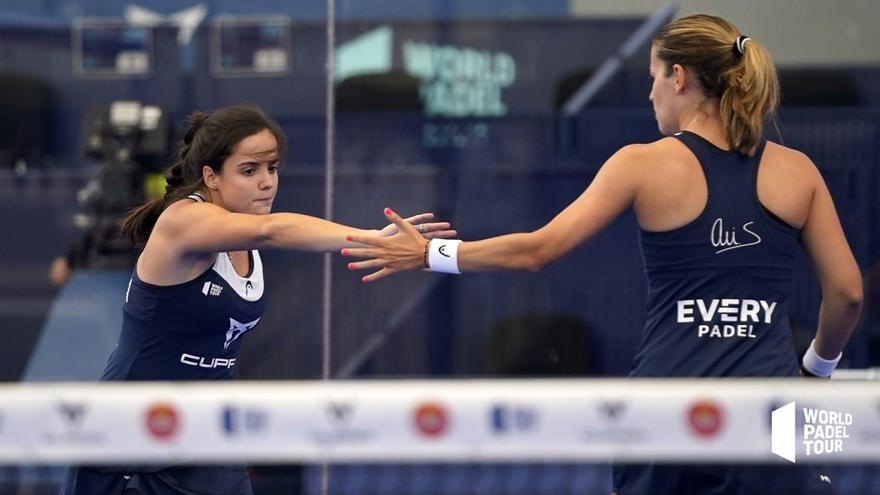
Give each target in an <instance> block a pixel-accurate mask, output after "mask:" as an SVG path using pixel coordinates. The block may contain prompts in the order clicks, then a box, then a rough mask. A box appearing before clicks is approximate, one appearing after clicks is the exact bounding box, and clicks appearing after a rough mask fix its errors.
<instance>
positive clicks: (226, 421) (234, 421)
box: [220, 405, 269, 437]
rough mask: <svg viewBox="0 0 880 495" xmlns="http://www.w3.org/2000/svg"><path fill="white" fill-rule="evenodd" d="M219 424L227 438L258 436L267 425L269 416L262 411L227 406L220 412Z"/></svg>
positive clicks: (254, 408)
mask: <svg viewBox="0 0 880 495" xmlns="http://www.w3.org/2000/svg"><path fill="white" fill-rule="evenodd" d="M220 422H221V426H222V427H223V432H224V433H226V436H227V437H241V436H244V435H258V434H260V433H263V432H265V431H266V430H267V429H268V425H269V415H268V414H267V413H266V411H264V410H263V409H260V408H256V407H242V406H232V405H227V406H225V407H223V409H222V410H221V412H220Z"/></svg>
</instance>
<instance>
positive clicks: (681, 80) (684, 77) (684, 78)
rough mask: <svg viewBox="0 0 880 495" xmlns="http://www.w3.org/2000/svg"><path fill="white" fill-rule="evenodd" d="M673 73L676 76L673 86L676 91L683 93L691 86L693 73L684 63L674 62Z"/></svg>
mask: <svg viewBox="0 0 880 495" xmlns="http://www.w3.org/2000/svg"><path fill="white" fill-rule="evenodd" d="M672 75H673V77H674V78H675V80H674V81H673V87H674V88H675V92H676V93H682V92H684V90H686V89H687V88H688V87H689V86H690V84H691V81H690V78H691V73H690V71H689V70H687V69H686V68H685V67H684V66H683V65H681V64H674V65H673V66H672Z"/></svg>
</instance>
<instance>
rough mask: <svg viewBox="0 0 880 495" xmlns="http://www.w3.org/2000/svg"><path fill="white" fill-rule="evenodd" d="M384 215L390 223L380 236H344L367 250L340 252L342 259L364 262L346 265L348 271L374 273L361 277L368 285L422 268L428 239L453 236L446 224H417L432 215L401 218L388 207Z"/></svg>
mask: <svg viewBox="0 0 880 495" xmlns="http://www.w3.org/2000/svg"><path fill="white" fill-rule="evenodd" d="M385 216H386V217H387V218H388V220H390V221H391V222H392V224H391V225H389V226H388V227H385V228H384V229H382V236H378V237H377V236H370V235H351V236H348V240H349V241H354V242H358V243H361V244H366V245H367V246H368V247H364V248H345V249H343V250H342V255H343V256H351V257H354V258H361V259H363V260H364V261H357V262H353V263H349V264H348V269H349V270H373V269H375V270H376V271H374V272H373V273H371V274H369V275H367V276H365V277H363V278H362V279H361V280H362V281H363V282H372V281H374V280H377V279H380V278H382V277H386V276H388V275H391V274H393V273H397V272H401V271H404V270H416V269H421V268H426V267H427V260H426V255H427V247H428V240H429V239H431V238H450V237H453V236H455V234H456V232H455V231H454V230H449V223H447V222H438V223H421V222H423V221H424V220H429V219H431V218H433V217H434V215H433V214H432V213H423V214H421V215H415V216H412V217H409V218H407V219H402V218H400V216H399V215H398V214H397V213H394V212H393V211H391V208H385ZM392 228H393V231H392ZM420 228H421V229H420Z"/></svg>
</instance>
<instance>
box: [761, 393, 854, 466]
mask: <svg viewBox="0 0 880 495" xmlns="http://www.w3.org/2000/svg"><path fill="white" fill-rule="evenodd" d="M799 411H800V412H801V413H802V416H800V417H799V415H798V412H799ZM799 419H803V423H802V428H798V423H799V421H798V420H799ZM852 424H853V415H852V414H851V413H848V412H843V411H832V410H828V409H818V408H809V407H802V408H800V410H799V409H798V407H797V405H796V404H795V402H794V401H792V402H789V403H788V404H786V405H784V406H782V407H780V408H777V409H774V410H773V412H772V413H771V428H770V429H771V447H770V450H771V451H772V452H773V453H774V454H776V455H778V456H779V457H782V458H783V459H786V460H788V461H790V462H796V460H797V451H798V448H797V447H798V445H797V444H798V437H800V439H801V443H802V444H803V448H802V449H801V451H802V452H803V453H804V454H805V455H806V456H808V457H809V456H815V455H828V454H836V453H840V452H843V448H844V445H845V444H846V441H847V440H848V439H849V431H848V428H849V427H850V426H852ZM798 433H801V435H798Z"/></svg>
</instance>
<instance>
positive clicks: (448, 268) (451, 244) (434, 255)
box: [428, 239, 461, 274]
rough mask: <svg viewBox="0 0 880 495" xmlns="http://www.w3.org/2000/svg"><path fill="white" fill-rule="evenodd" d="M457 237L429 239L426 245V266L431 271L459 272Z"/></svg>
mask: <svg viewBox="0 0 880 495" xmlns="http://www.w3.org/2000/svg"><path fill="white" fill-rule="evenodd" d="M460 244H461V240H459V239H431V241H430V244H429V245H428V268H430V269H431V271H432V272H441V273H454V274H459V273H461V271H460V270H459V269H458V246H459V245H460Z"/></svg>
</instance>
